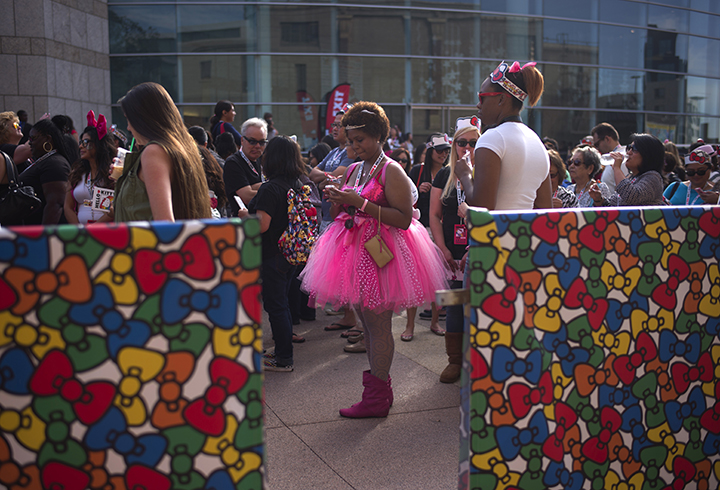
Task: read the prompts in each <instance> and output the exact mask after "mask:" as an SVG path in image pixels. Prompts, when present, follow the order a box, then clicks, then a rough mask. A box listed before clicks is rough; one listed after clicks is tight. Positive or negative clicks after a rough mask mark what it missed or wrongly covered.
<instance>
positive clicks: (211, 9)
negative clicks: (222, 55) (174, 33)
mask: <svg viewBox="0 0 720 490" xmlns="http://www.w3.org/2000/svg"><path fill="white" fill-rule="evenodd" d="M244 13H245V9H244V8H243V7H239V6H234V5H233V6H228V5H223V6H219V5H211V6H199V5H192V6H190V5H181V6H178V19H179V24H180V32H179V38H180V51H181V52H183V53H194V52H204V53H207V52H232V51H246V50H247V49H248V34H249V29H248V26H247V25H246V21H245V15H244Z"/></svg>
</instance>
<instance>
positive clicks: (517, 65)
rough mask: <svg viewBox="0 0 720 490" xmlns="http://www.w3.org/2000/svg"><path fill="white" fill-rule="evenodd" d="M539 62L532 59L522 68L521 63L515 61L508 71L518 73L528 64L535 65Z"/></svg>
mask: <svg viewBox="0 0 720 490" xmlns="http://www.w3.org/2000/svg"><path fill="white" fill-rule="evenodd" d="M536 64H537V63H536V62H534V61H531V62H530V63H525V64H524V65H523V66H522V68H520V63H518V62H517V61H515V62H514V63H513V64H512V66H511V67H510V70H508V73H517V72H519V71H521V70H524V69H525V68H526V67H528V66H535V65H536Z"/></svg>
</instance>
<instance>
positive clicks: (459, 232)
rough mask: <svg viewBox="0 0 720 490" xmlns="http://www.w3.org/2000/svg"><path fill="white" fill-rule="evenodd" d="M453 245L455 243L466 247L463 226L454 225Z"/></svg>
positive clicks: (466, 240) (464, 228)
mask: <svg viewBox="0 0 720 490" xmlns="http://www.w3.org/2000/svg"><path fill="white" fill-rule="evenodd" d="M453 243H455V245H467V243H468V239H467V227H466V226H465V225H455V233H454V234H453Z"/></svg>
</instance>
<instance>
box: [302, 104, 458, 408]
mask: <svg viewBox="0 0 720 490" xmlns="http://www.w3.org/2000/svg"><path fill="white" fill-rule="evenodd" d="M342 125H343V126H344V128H345V131H346V133H347V139H348V141H349V142H350V144H351V145H352V147H353V149H354V151H355V153H356V154H357V156H358V158H360V159H361V160H362V161H360V162H357V163H353V164H352V165H350V166H349V167H348V168H347V170H346V172H345V175H344V176H343V179H342V182H343V184H342V186H341V187H340V188H338V187H336V186H334V185H329V186H326V187H325V194H326V195H327V198H328V199H329V200H330V202H331V203H332V207H331V212H332V214H333V216H334V221H333V222H332V223H331V224H330V226H328V228H327V229H326V230H325V232H324V233H323V234H322V235H320V238H319V239H318V241H317V242H316V243H315V246H314V248H313V251H312V253H311V254H310V258H309V259H308V263H307V265H306V266H305V270H304V271H303V273H302V274H301V276H300V277H301V279H302V281H303V289H304V290H305V291H307V292H308V294H310V296H313V297H315V298H316V302H317V303H320V304H324V303H326V302H330V303H331V304H333V305H352V306H353V307H354V308H355V311H356V313H357V315H358V316H359V318H360V321H361V322H362V324H363V328H364V332H365V333H364V336H365V346H366V349H367V356H368V361H369V363H370V370H368V371H365V372H364V373H363V386H364V388H365V389H364V391H363V395H362V401H360V402H359V403H356V404H355V405H353V406H352V407H350V408H345V409H342V410H340V415H342V416H344V417H353V418H363V417H385V416H387V414H388V411H389V410H390V406H391V405H392V402H393V393H392V387H391V383H390V367H391V365H392V360H393V354H394V351H395V343H394V341H393V336H392V315H393V311H400V310H403V309H406V308H408V307H413V306H418V305H420V304H425V303H428V302H430V301H432V300H433V299H434V296H435V291H436V290H437V289H442V288H444V287H446V284H447V283H446V281H445V278H444V276H445V266H444V264H443V260H442V256H441V255H440V252H439V250H438V249H437V247H436V246H435V245H434V244H433V243H432V240H430V236H429V235H428V233H427V231H426V230H425V228H424V227H423V226H422V225H421V224H420V223H419V222H418V221H417V220H414V219H413V197H412V191H411V181H410V179H409V178H408V177H407V175H406V174H405V172H404V171H403V169H402V168H401V167H400V165H398V164H397V163H396V162H393V161H392V160H389V159H388V158H387V157H386V156H385V154H384V153H383V144H384V143H385V140H386V138H387V136H388V131H389V129H390V122H389V121H388V118H387V116H386V115H385V111H384V110H383V108H382V107H380V106H379V105H378V104H376V103H374V102H358V103H356V104H355V105H353V106H352V108H350V109H349V110H348V112H347V113H346V114H345V115H344V116H343V118H342ZM388 189H392V192H390V191H388ZM368 249H370V250H373V251H372V252H371V251H370V250H368ZM378 252H380V253H378ZM383 252H384V253H383ZM387 252H390V253H387ZM390 254H392V258H390ZM388 259H389V260H388Z"/></svg>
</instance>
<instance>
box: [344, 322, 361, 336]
mask: <svg viewBox="0 0 720 490" xmlns="http://www.w3.org/2000/svg"><path fill="white" fill-rule="evenodd" d="M353 326H354V325H353ZM361 333H363V331H362V330H358V329H357V328H351V329H350V330H347V331H345V332H343V333H341V334H340V337H342V338H343V339H346V338H348V337H353V336H355V335H360V334H361Z"/></svg>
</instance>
